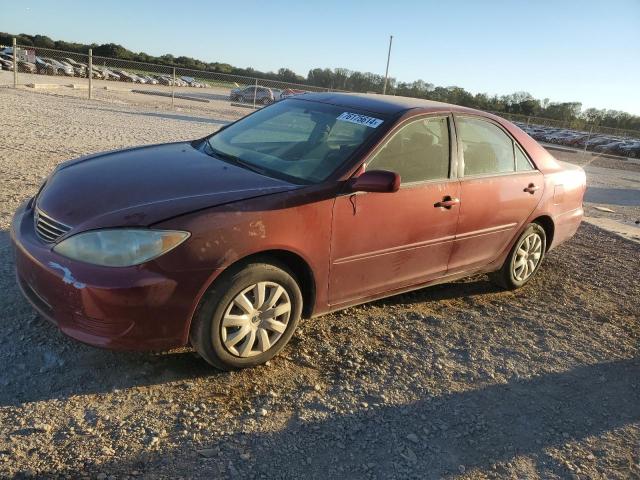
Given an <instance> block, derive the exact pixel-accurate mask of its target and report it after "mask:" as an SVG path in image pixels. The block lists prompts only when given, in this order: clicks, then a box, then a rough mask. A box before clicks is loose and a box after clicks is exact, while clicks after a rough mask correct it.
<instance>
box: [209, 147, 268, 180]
mask: <svg viewBox="0 0 640 480" xmlns="http://www.w3.org/2000/svg"><path fill="white" fill-rule="evenodd" d="M207 145H208V150H209V151H210V152H211V153H212V154H213V155H215V156H216V157H220V158H222V159H223V160H227V161H228V162H231V163H235V164H236V165H240V166H241V167H244V168H246V169H247V170H251V171H253V172H256V173H259V174H260V175H266V170H263V169H262V168H260V167H256V166H255V165H253V164H251V163H249V162H246V161H245V160H242V159H241V158H240V157H236V156H235V155H231V154H230V153H225V152H221V151H220V150H217V149H215V148H213V147H212V146H211V144H210V143H209V142H207Z"/></svg>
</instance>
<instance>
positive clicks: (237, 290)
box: [189, 261, 302, 371]
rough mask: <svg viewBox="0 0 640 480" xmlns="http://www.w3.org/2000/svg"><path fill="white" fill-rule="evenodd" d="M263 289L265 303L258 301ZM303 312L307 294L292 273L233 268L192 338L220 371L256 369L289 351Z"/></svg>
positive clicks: (205, 302)
mask: <svg viewBox="0 0 640 480" xmlns="http://www.w3.org/2000/svg"><path fill="white" fill-rule="evenodd" d="M260 285H262V286H263V287H262V288H263V293H262V297H263V301H262V303H260V298H259V296H258V295H256V294H257V293H258V291H259V290H260ZM279 287H280V288H281V291H280V290H279ZM242 296H244V299H242V298H241V297H242ZM276 297H277V298H276ZM238 300H240V301H238ZM270 301H273V302H274V303H273V304H272V305H271V304H270V303H271V302H270ZM287 303H288V309H287ZM256 306H257V307H258V309H256ZM241 307H242V308H241ZM252 309H253V311H252ZM278 312H281V313H279V314H278ZM301 312H302V293H301V291H300V287H299V285H298V283H297V281H296V279H295V276H294V275H293V274H292V273H291V272H290V271H289V269H288V268H287V267H286V266H284V265H282V264H279V263H277V262H271V261H269V262H268V263H267V262H261V261H258V262H256V261H254V262H251V263H248V264H244V265H240V266H238V267H235V268H234V267H232V268H231V269H230V270H229V271H227V272H224V273H223V274H222V275H221V277H220V278H218V279H217V280H216V281H215V282H214V284H213V285H212V287H211V288H210V289H209V290H208V291H207V293H205V295H204V297H203V298H202V300H201V301H200V305H199V306H198V309H197V311H196V314H195V316H194V320H193V324H192V326H191V332H190V335H189V337H190V340H191V344H192V345H193V347H194V348H195V349H196V351H197V352H198V353H199V354H200V355H201V356H202V358H204V359H205V360H206V361H207V362H208V363H209V364H211V365H212V366H214V367H216V368H219V369H220V370H227V371H228V370H237V369H241V368H247V367H254V366H256V365H260V364H262V363H265V362H266V361H268V360H270V359H272V358H273V357H274V356H276V355H277V354H278V353H279V352H280V350H282V348H284V346H285V345H286V344H287V343H288V342H289V340H290V339H291V337H292V336H293V332H294V331H295V329H296V326H297V324H298V321H299V320H300V315H301ZM265 334H266V338H265ZM265 342H266V343H265ZM266 345H269V346H268V347H267V348H265V346H266Z"/></svg>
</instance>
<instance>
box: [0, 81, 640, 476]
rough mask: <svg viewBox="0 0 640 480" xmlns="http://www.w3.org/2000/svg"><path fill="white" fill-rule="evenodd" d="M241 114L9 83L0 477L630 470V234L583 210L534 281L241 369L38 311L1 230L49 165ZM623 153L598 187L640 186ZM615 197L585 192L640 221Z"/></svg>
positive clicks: (440, 295)
mask: <svg viewBox="0 0 640 480" xmlns="http://www.w3.org/2000/svg"><path fill="white" fill-rule="evenodd" d="M237 116H238V112H234V111H233V110H232V109H229V110H227V111H222V112H217V113H216V114H215V115H212V114H205V113H204V112H202V111H200V110H198V109H197V108H196V107H194V108H193V109H190V108H188V107H184V108H183V107H181V110H179V111H170V110H167V109H166V106H163V105H152V104H145V105H139V104H132V103H128V102H126V101H124V100H123V99H122V98H120V97H118V98H115V97H114V98H104V99H102V100H100V101H93V102H89V101H87V100H85V99H81V98H74V97H68V96H61V95H59V94H55V93H44V94H43V93H37V92H27V91H14V90H12V89H8V88H0V127H2V131H3V132H5V136H4V139H3V140H4V141H3V142H0V181H1V185H2V187H1V190H0V199H1V207H0V291H1V292H2V294H0V328H1V329H2V330H1V331H2V333H1V334H0V366H1V367H2V368H1V369H0V477H3V478H4V477H6V478H12V477H15V478H32V477H35V478H74V479H75V478H92V479H95V478H97V479H111V478H114V479H123V478H149V479H156V478H203V479H205V478H206V479H209V478H256V479H261V478H264V479H271V478H292V479H297V478H318V479H324V478H348V479H359V478H362V479H369V478H379V479H387V478H420V479H423V478H434V479H435V478H462V479H487V478H514V479H515V478H518V479H521V478H527V479H556V478H562V479H564V478H568V479H578V478H579V479H592V478H593V479H629V478H640V355H639V354H640V315H639V313H638V311H639V304H638V299H639V298H640V282H639V281H638V279H639V275H638V272H639V271H640V245H638V244H637V243H634V242H632V241H629V240H626V239H624V238H622V237H620V236H618V235H613V234H611V233H609V232H607V231H604V230H602V229H600V228H597V227H594V226H592V225H589V224H583V226H582V227H581V228H580V230H579V231H578V234H577V235H576V236H575V238H574V239H573V240H571V241H570V242H569V243H567V244H565V245H564V246H562V247H560V248H559V249H557V250H556V251H554V252H552V253H550V254H549V256H548V257H547V258H546V259H545V261H544V264H543V265H542V268H541V270H540V272H539V274H538V275H537V276H536V277H535V278H534V279H533V280H532V282H531V283H530V284H529V285H528V286H526V287H525V288H523V289H520V290H518V291H515V292H505V291H501V290H499V289H497V288H495V287H494V286H492V284H490V283H489V282H488V281H487V279H486V277H484V276H479V277H476V278H472V279H468V280H465V281H462V282H456V283H452V284H446V285H441V286H437V287H432V288H428V289H423V290H419V291H417V292H413V293H410V294H405V295H401V296H396V297H392V298H389V299H386V300H382V301H378V302H375V303H372V304H369V305H365V306H361V307H356V308H351V309H348V310H345V311H342V312H339V313H336V314H332V315H326V316H323V317H321V318H317V319H313V320H306V321H303V322H301V325H300V328H299V330H298V331H297V333H296V335H295V336H294V339H293V340H292V342H291V344H290V345H289V346H288V347H287V348H286V349H285V350H284V351H283V353H282V354H281V355H280V356H279V357H277V358H276V359H274V360H273V361H271V362H270V363H269V364H268V365H266V366H263V367H259V368H255V369H252V370H246V371H241V372H235V373H219V372H217V371H214V370H212V369H211V368H209V367H208V366H207V365H206V364H205V363H204V362H203V361H202V360H201V359H199V358H198V357H197V356H196V355H195V354H194V353H193V352H191V351H190V350H187V349H184V350H181V351H173V352H167V353H162V354H132V353H115V352H109V351H104V350H99V349H95V348H91V347H88V346H84V345H82V344H79V343H77V342H75V341H73V340H70V339H68V338H66V337H64V336H63V335H62V334H60V333H59V332H58V331H57V329H56V328H55V327H54V326H52V325H51V324H49V323H48V322H46V321H45V320H43V319H41V318H40V317H39V316H38V315H36V314H35V313H34V311H33V310H32V308H31V307H30V306H29V305H28V303H27V302H26V301H25V300H23V299H22V297H21V296H20V294H19V292H18V289H17V286H16V285H15V281H14V272H13V256H12V255H13V254H12V250H11V246H10V242H9V235H8V226H9V222H10V219H11V215H12V212H13V211H14V210H15V208H16V207H17V205H18V204H19V202H20V201H22V200H23V199H25V198H27V197H28V196H30V195H33V194H34V193H35V191H36V190H37V187H38V185H39V183H40V181H41V179H42V178H44V176H45V175H46V174H47V173H48V172H49V171H50V170H51V169H52V168H53V166H54V165H56V164H57V163H59V162H60V161H63V160H65V159H67V158H71V157H76V156H79V155H81V154H84V153H89V152H94V151H99V150H105V149H113V148H119V147H123V146H127V145H135V144H142V143H156V142H161V141H170V140H179V139H187V138H194V137H198V136H200V135H204V134H205V133H207V132H210V131H212V130H214V129H216V128H218V127H219V126H220V125H221V124H223V123H224V122H226V121H228V120H231V119H233V118H237ZM555 154H556V152H554V155H555ZM563 159H564V160H568V161H571V160H572V158H569V157H568V158H563ZM573 161H574V163H579V162H580V160H579V159H576V158H573ZM591 163H593V162H591ZM611 166H615V167H616V168H615V169H614V168H608V167H607V166H604V165H600V166H597V165H596V166H593V165H592V166H587V174H588V178H589V184H590V187H591V186H593V187H594V188H603V189H621V190H631V191H633V190H635V191H636V193H637V192H638V190H637V185H636V184H635V183H634V182H635V181H636V176H634V174H637V173H636V172H635V171H634V170H633V168H631V169H624V167H625V166H626V164H623V165H622V168H623V169H621V168H620V165H609V167H611ZM592 168H597V169H601V170H603V171H600V170H592ZM624 179H627V180H624ZM621 182H622V183H621ZM624 182H628V184H626V183H624ZM599 194H602V192H599ZM606 195H608V196H606ZM627 195H628V196H629V198H631V201H630V202H627V200H626V199H627ZM603 198H604V199H605V200H607V201H608V202H610V203H602V204H600V203H589V204H587V208H588V209H593V208H594V206H598V205H608V206H609V207H610V209H611V210H614V214H615V215H620V221H631V220H632V219H633V218H634V216H637V215H638V208H639V207H640V206H638V205H633V203H634V199H636V198H638V197H636V196H634V195H633V194H624V193H621V192H617V193H616V192H613V193H611V192H608V193H606V192H605V197H598V199H603ZM611 202H614V203H611ZM625 202H627V203H631V205H620V204H621V203H625ZM594 211H595V212H600V211H597V210H594ZM621 212H622V213H621ZM600 213H602V214H603V215H613V214H610V213H607V212H600Z"/></svg>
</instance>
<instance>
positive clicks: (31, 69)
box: [0, 53, 36, 73]
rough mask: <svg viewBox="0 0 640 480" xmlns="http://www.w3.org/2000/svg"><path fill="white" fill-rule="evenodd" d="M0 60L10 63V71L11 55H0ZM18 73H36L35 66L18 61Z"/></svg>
mask: <svg viewBox="0 0 640 480" xmlns="http://www.w3.org/2000/svg"><path fill="white" fill-rule="evenodd" d="M0 59H1V60H5V61H8V62H11V69H12V70H13V55H9V54H6V53H0ZM18 71H19V72H23V73H36V66H35V64H33V63H31V62H25V61H24V60H18Z"/></svg>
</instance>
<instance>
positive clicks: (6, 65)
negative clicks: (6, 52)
mask: <svg viewBox="0 0 640 480" xmlns="http://www.w3.org/2000/svg"><path fill="white" fill-rule="evenodd" d="M0 65H2V69H3V70H9V71H12V72H13V62H12V61H11V60H5V59H4V58H1V57H0Z"/></svg>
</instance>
